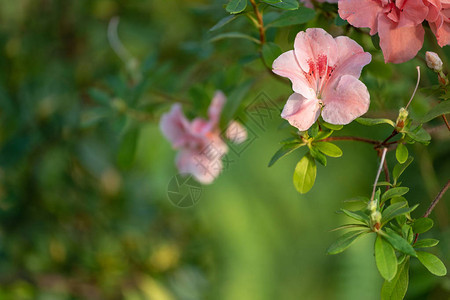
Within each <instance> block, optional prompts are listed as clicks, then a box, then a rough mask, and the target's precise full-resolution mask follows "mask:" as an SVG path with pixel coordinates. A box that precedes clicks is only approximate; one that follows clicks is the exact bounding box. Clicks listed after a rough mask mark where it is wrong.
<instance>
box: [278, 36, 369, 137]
mask: <svg viewBox="0 0 450 300" xmlns="http://www.w3.org/2000/svg"><path fill="white" fill-rule="evenodd" d="M371 58H372V57H371V55H370V54H369V53H368V52H364V50H363V48H362V47H361V46H360V45H358V44H357V43H356V42H355V41H353V40H352V39H350V38H348V37H345V36H339V37H337V38H333V37H332V36H331V35H329V34H328V33H327V32H326V31H325V30H323V29H321V28H309V29H307V30H306V32H304V31H301V32H299V33H298V34H297V37H296V38H295V43H294V50H291V51H288V52H285V53H283V54H281V55H280V56H279V57H278V58H277V59H276V60H275V61H274V62H273V66H272V67H273V72H274V73H276V74H278V75H280V76H283V77H287V78H289V79H290V80H291V82H292V89H293V90H294V92H295V93H294V94H292V95H291V96H290V97H289V99H288V101H287V103H286V105H285V106H284V109H283V112H282V113H281V117H283V118H284V119H286V120H288V121H289V123H290V124H291V125H292V126H294V127H297V128H298V129H299V130H300V131H304V130H307V129H308V128H309V127H311V125H312V124H314V122H315V121H316V120H317V118H318V117H319V115H320V113H321V112H322V117H323V119H324V120H325V121H326V122H328V123H331V124H339V125H344V124H348V123H350V122H351V121H353V120H354V119H356V118H357V117H359V116H361V115H363V114H364V113H366V112H367V110H368V109H369V103H370V95H369V92H368V91H367V88H366V86H365V85H364V84H363V83H362V82H361V81H359V80H358V78H359V76H360V74H361V70H362V68H363V67H364V66H365V65H367V64H368V63H369V62H370V60H371Z"/></svg>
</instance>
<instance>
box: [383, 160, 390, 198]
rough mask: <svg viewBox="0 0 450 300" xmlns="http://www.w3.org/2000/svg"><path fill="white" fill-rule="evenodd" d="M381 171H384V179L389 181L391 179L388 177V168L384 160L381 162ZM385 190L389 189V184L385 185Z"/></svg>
mask: <svg viewBox="0 0 450 300" xmlns="http://www.w3.org/2000/svg"><path fill="white" fill-rule="evenodd" d="M383 171H384V179H385V180H386V182H390V181H391V179H390V177H389V169H388V165H387V162H386V160H384V163H383ZM387 190H389V186H388V185H387V186H386V191H387Z"/></svg>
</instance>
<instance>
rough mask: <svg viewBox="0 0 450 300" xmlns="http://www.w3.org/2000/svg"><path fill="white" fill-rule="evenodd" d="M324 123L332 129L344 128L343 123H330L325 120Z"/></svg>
mask: <svg viewBox="0 0 450 300" xmlns="http://www.w3.org/2000/svg"><path fill="white" fill-rule="evenodd" d="M322 125H323V126H324V127H326V128H328V129H331V130H341V129H342V128H344V126H343V125H335V124H330V123H327V122H325V121H324V122H322Z"/></svg>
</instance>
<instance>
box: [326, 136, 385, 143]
mask: <svg viewBox="0 0 450 300" xmlns="http://www.w3.org/2000/svg"><path fill="white" fill-rule="evenodd" d="M330 141H359V142H363V143H368V144H372V145H379V144H380V142H379V141H376V140H371V139H366V138H362V137H357V136H332V137H328V138H325V139H323V140H320V141H318V142H330Z"/></svg>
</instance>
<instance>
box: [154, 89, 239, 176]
mask: <svg viewBox="0 0 450 300" xmlns="http://www.w3.org/2000/svg"><path fill="white" fill-rule="evenodd" d="M225 102H226V98H225V95H224V94H223V93H222V92H220V91H219V92H216V94H215V95H214V98H213V100H212V102H211V104H210V106H209V109H208V118H209V120H205V119H202V118H195V119H194V120H192V121H191V122H190V121H188V120H187V119H186V117H185V116H184V114H183V111H182V110H181V105H180V104H179V103H176V104H174V105H173V106H172V108H171V110H170V112H168V113H166V114H164V115H163V116H162V117H161V120H160V128H161V131H162V133H163V135H164V136H165V137H166V138H167V139H168V140H169V141H170V142H171V143H172V146H173V148H175V149H179V150H180V151H179V153H178V155H177V158H176V165H177V168H178V170H179V171H180V173H187V174H192V175H193V176H194V178H195V179H196V180H197V181H198V182H200V183H203V184H209V183H211V182H212V181H213V180H214V179H215V178H216V177H217V176H219V174H220V172H221V171H222V168H223V164H222V157H223V156H224V155H225V154H226V153H227V152H228V147H227V145H226V143H225V142H224V141H223V139H222V138H221V136H220V129H219V120H220V115H221V113H222V109H223V106H224V104H225ZM233 123H234V122H233ZM233 123H232V124H233ZM236 123H237V122H236ZM233 126H241V125H240V124H238V125H233ZM230 128H231V126H230ZM233 128H235V127H233ZM239 128H240V131H239V132H238V131H237V130H234V131H233V132H229V131H230V130H227V133H226V135H227V137H228V138H229V139H231V140H233V141H238V142H242V141H243V138H242V135H243V133H242V130H243V131H244V132H245V138H246V137H247V136H246V131H245V129H244V128H243V127H242V126H241V127H239ZM237 134H240V136H237Z"/></svg>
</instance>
